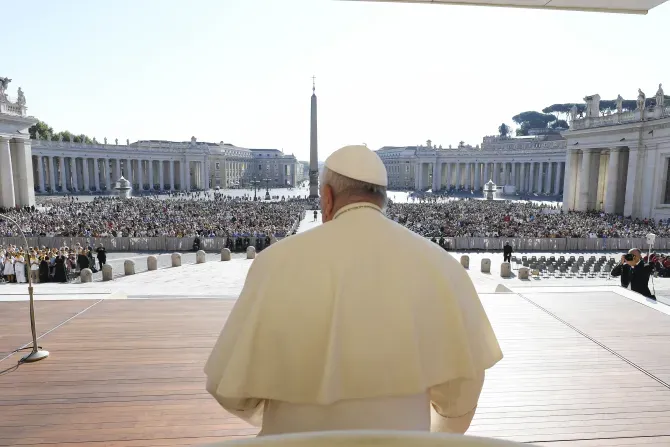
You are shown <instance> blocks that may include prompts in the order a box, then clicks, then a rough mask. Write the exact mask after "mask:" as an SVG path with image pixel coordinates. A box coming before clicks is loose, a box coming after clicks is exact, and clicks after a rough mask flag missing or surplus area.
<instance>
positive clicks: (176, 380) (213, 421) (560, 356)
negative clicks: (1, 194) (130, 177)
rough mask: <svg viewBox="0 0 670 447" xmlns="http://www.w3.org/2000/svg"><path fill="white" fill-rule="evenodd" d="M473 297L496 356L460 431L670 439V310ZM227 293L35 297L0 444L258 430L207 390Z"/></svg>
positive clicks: (12, 312) (8, 311)
mask: <svg viewBox="0 0 670 447" xmlns="http://www.w3.org/2000/svg"><path fill="white" fill-rule="evenodd" d="M482 301H483V302H484V305H485V307H486V310H487V312H488V314H489V317H490V319H491V321H492V323H493V326H494V328H495V330H496V333H497V334H498V337H499V339H500V342H501V345H502V348H503V351H504V353H505V359H504V360H503V361H502V362H501V363H500V364H499V365H497V366H496V367H495V368H494V369H492V370H491V371H490V372H489V373H488V375H487V382H486V386H485V389H484V392H483V394H482V398H481V400H480V406H479V409H478V412H477V416H476V418H475V421H474V423H473V426H472V428H471V430H470V432H469V434H473V435H481V436H490V437H496V438H503V439H511V440H517V441H522V442H529V443H535V444H538V445H546V446H553V447H567V446H570V447H575V446H584V447H595V446H617V447H619V446H633V445H642V446H646V447H649V446H668V445H670V385H668V382H670V350H669V349H668V346H670V317H669V316H667V315H664V314H662V313H660V312H658V311H655V310H653V309H650V308H648V307H645V306H643V305H641V304H638V303H636V302H633V301H630V300H628V299H626V298H623V297H620V296H619V295H616V294H615V293H612V292H601V293H574V294H557V293H554V294H551V293H528V294H525V295H523V296H519V295H513V294H500V295H492V294H491V295H482ZM232 304H233V301H227V300H213V299H203V300H200V299H190V300H157V299H151V300H105V301H41V302H37V304H36V306H37V315H38V327H39V330H40V331H39V332H40V333H45V332H47V331H50V330H52V329H53V330H52V331H51V332H49V333H48V334H47V335H45V336H44V337H43V338H42V339H40V345H42V346H44V348H45V349H48V350H49V351H51V357H49V358H48V359H47V360H43V361H41V362H39V363H36V364H25V365H21V366H20V367H19V368H17V369H15V370H9V371H7V372H4V373H1V374H0V446H15V445H23V446H29V445H47V444H48V445H50V446H72V447H74V446H77V447H82V446H98V447H102V446H105V447H107V446H123V447H142V446H184V445H201V444H205V443H209V442H214V441H217V440H223V439H230V438H236V437H241V436H251V435H254V434H255V433H256V430H255V429H254V428H253V427H249V426H248V425H246V424H245V423H243V422H240V421H239V420H236V419H235V418H233V417H231V416H229V415H228V414H226V413H225V412H224V411H223V410H222V409H220V407H219V406H218V405H217V404H216V402H215V401H214V400H213V399H212V398H211V397H209V395H208V394H207V393H206V392H205V391H204V375H203V373H202V369H203V365H204V362H205V360H206V358H207V356H208V354H209V352H210V350H211V348H212V346H213V344H214V341H215V339H216V337H217V336H218V334H219V331H220V329H221V327H222V325H223V323H224V321H225V319H226V316H227V315H228V313H229V311H230V308H231V306H232ZM27 316H28V310H27V304H26V303H17V302H0V359H3V358H4V357H6V356H7V354H9V353H11V351H13V350H14V349H17V348H19V347H21V346H22V345H24V344H25V343H28V342H29V341H30V333H29V324H28V319H27ZM63 322H65V323H64V324H63ZM59 325H60V326H59ZM54 328H55V329H54ZM18 358H19V355H18V354H14V355H12V356H10V357H9V358H6V359H5V360H3V361H0V370H6V369H7V368H10V367H11V366H12V365H14V364H16V362H17V360H18Z"/></svg>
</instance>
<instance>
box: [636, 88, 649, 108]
mask: <svg viewBox="0 0 670 447" xmlns="http://www.w3.org/2000/svg"><path fill="white" fill-rule="evenodd" d="M637 93H638V95H637V109H638V110H644V107H645V104H646V102H647V96H646V95H645V94H644V92H643V91H642V89H641V88H639V89H637Z"/></svg>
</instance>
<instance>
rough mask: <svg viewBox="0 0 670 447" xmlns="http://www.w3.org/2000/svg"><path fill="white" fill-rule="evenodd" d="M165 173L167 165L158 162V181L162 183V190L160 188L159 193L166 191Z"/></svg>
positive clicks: (160, 161)
mask: <svg viewBox="0 0 670 447" xmlns="http://www.w3.org/2000/svg"><path fill="white" fill-rule="evenodd" d="M163 171H165V164H164V163H163V160H158V181H159V182H160V188H158V190H159V191H162V190H163V189H165V182H164V181H163V180H165V177H164V173H163Z"/></svg>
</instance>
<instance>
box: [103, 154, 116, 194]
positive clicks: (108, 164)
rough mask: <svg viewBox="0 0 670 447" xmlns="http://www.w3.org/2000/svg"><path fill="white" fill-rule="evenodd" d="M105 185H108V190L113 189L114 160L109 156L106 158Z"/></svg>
mask: <svg viewBox="0 0 670 447" xmlns="http://www.w3.org/2000/svg"><path fill="white" fill-rule="evenodd" d="M114 181H116V180H114ZM105 185H106V186H107V191H111V190H112V160H111V159H109V158H106V159H105Z"/></svg>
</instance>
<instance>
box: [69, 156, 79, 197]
mask: <svg viewBox="0 0 670 447" xmlns="http://www.w3.org/2000/svg"><path fill="white" fill-rule="evenodd" d="M70 173H71V174H72V189H73V190H74V191H79V176H78V175H77V158H76V157H70Z"/></svg>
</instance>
